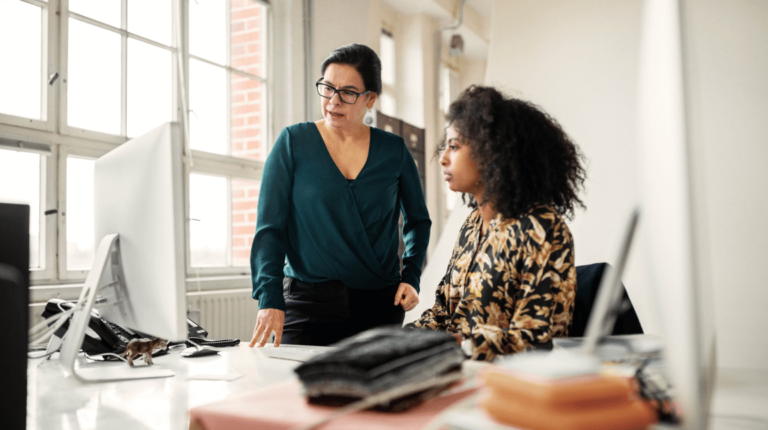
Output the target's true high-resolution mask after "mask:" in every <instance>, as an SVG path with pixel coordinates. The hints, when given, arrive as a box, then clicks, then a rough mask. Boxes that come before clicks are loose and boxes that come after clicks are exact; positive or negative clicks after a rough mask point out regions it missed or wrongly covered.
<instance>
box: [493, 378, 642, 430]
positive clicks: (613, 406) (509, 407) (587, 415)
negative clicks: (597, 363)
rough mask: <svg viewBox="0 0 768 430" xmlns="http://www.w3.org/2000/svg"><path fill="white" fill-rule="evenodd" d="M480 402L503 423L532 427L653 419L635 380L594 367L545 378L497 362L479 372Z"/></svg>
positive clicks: (618, 428)
mask: <svg viewBox="0 0 768 430" xmlns="http://www.w3.org/2000/svg"><path fill="white" fill-rule="evenodd" d="M481 378H482V381H483V384H484V385H485V386H486V387H487V389H488V396H487V397H486V398H485V399H484V400H483V402H482V407H483V409H485V411H486V412H487V413H488V414H489V415H491V416H492V417H493V418H494V419H496V420H497V421H499V422H502V423H504V424H509V425H512V426H515V427H519V428H525V429H531V430H549V429H558V430H596V429H606V430H608V429H610V430H623V429H641V428H646V427H647V426H649V425H650V424H652V423H654V422H655V421H656V416H655V413H654V412H653V410H652V409H651V408H650V406H648V405H647V404H646V403H644V402H643V401H642V400H640V399H639V397H638V396H637V389H636V387H635V386H634V384H633V380H631V379H628V378H620V377H608V376H602V375H599V374H597V373H592V374H584V375H571V376H569V377H558V378H543V377H541V375H535V374H530V373H523V372H520V371H515V370H510V369H504V368H501V367H497V368H494V369H491V370H489V371H486V372H484V373H483V375H482V376H481Z"/></svg>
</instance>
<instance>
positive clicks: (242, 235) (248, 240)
mask: <svg viewBox="0 0 768 430" xmlns="http://www.w3.org/2000/svg"><path fill="white" fill-rule="evenodd" d="M259 187H261V181H250V180H247V179H232V265H233V266H249V265H250V262H251V244H252V243H253V236H254V234H256V207H257V205H258V201H259Z"/></svg>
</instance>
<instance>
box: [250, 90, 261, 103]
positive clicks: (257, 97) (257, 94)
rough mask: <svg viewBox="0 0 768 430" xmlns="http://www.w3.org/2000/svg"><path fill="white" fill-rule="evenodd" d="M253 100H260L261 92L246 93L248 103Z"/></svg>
mask: <svg viewBox="0 0 768 430" xmlns="http://www.w3.org/2000/svg"><path fill="white" fill-rule="evenodd" d="M255 100H261V91H249V92H248V101H249V102H251V101H255Z"/></svg>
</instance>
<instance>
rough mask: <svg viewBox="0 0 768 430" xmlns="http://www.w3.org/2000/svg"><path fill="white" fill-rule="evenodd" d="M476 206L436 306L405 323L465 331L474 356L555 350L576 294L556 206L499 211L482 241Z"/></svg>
mask: <svg viewBox="0 0 768 430" xmlns="http://www.w3.org/2000/svg"><path fill="white" fill-rule="evenodd" d="M482 224H483V220H482V218H481V217H480V213H479V212H478V211H477V210H475V211H474V212H472V213H471V214H470V215H469V216H468V217H467V219H466V221H464V225H463V226H462V227H461V232H460V233H459V238H458V240H457V241H456V246H455V247H454V249H453V255H452V257H451V262H450V264H449V265H448V271H447V273H446V274H445V277H444V278H443V279H442V281H441V282H440V285H439V286H438V288H437V291H436V292H435V305H434V306H433V307H432V309H429V310H426V311H424V313H423V314H422V315H421V317H420V318H419V319H418V320H416V321H415V322H413V323H411V324H408V325H407V326H406V327H420V328H431V329H434V330H448V331H449V332H454V333H461V334H462V335H463V336H464V338H465V339H467V338H468V339H471V341H472V358H473V359H475V360H486V361H491V360H493V359H494V358H495V357H496V356H497V355H499V354H510V353H515V352H519V351H523V350H526V349H536V348H543V349H551V348H552V338H553V337H561V336H567V335H568V326H569V325H570V324H571V319H572V317H573V305H574V299H575V297H576V267H575V266H574V256H573V237H572V236H571V232H570V230H568V227H567V226H566V225H565V222H564V221H563V219H562V218H561V217H560V215H558V214H557V213H556V212H555V211H554V210H553V209H552V208H550V207H547V206H539V207H536V208H534V209H532V210H531V211H529V212H528V213H527V214H526V215H525V216H523V217H521V218H519V219H505V218H503V217H502V216H501V214H497V215H496V217H495V218H494V219H493V220H491V222H490V226H489V227H488V231H487V232H486V234H485V235H484V236H483V238H482V239H480V230H481V228H482Z"/></svg>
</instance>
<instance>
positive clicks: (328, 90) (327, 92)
mask: <svg viewBox="0 0 768 430" xmlns="http://www.w3.org/2000/svg"><path fill="white" fill-rule="evenodd" d="M322 80H323V78H320V79H318V81H317V82H316V83H315V86H316V87H317V93H318V94H320V97H325V98H327V99H332V98H333V95H334V94H338V95H339V99H341V101H342V102H344V103H346V104H348V105H353V104H355V102H357V98H358V97H360V96H364V95H366V94H368V93H370V92H371V90H368V91H366V92H364V93H356V92H354V91H350V90H337V89H336V88H333V87H332V86H330V85H327V84H323V83H321V82H320V81H322Z"/></svg>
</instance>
